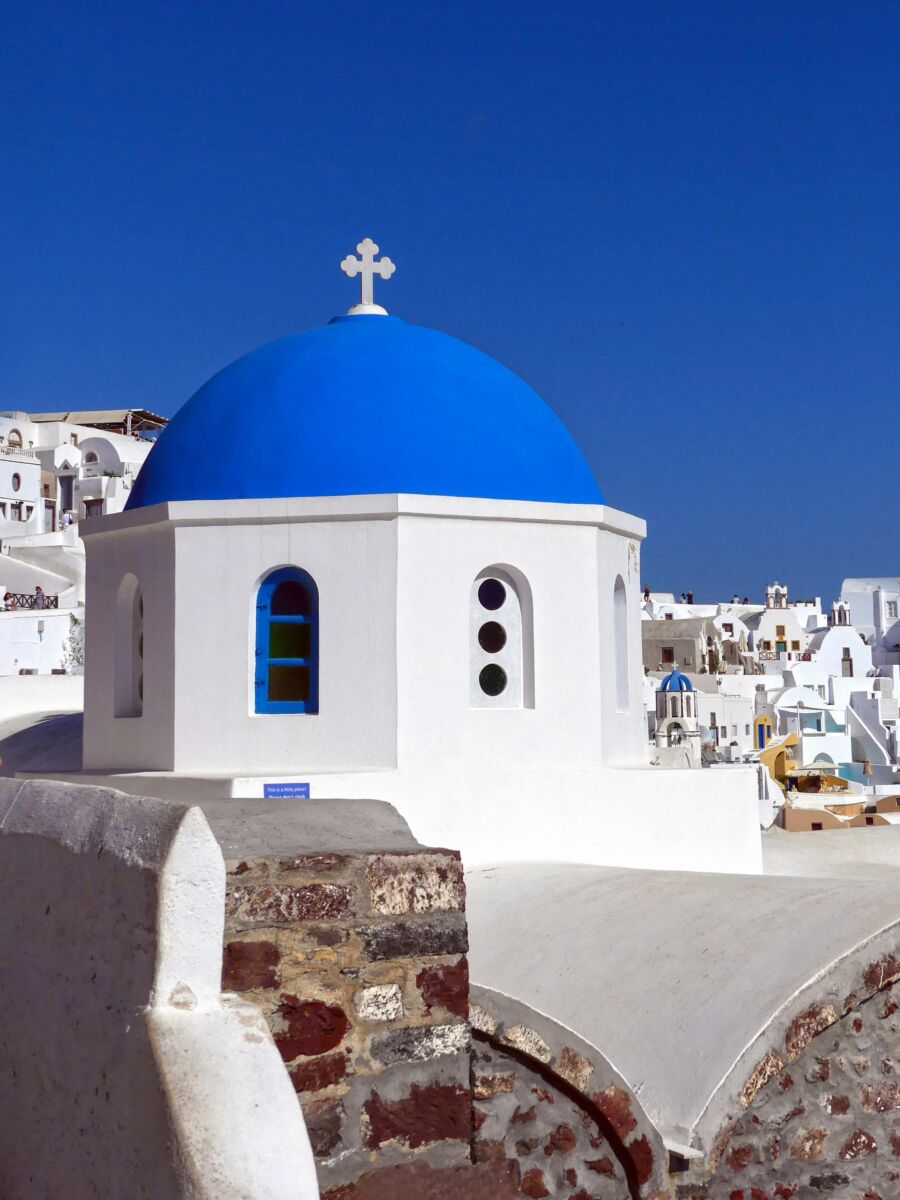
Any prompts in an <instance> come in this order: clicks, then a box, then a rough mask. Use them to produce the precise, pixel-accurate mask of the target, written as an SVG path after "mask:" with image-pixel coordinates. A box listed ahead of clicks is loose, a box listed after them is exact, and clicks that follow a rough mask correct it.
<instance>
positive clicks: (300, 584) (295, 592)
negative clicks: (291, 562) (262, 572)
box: [253, 567, 319, 713]
mask: <svg viewBox="0 0 900 1200" xmlns="http://www.w3.org/2000/svg"><path fill="white" fill-rule="evenodd" d="M253 691H254V697H255V710H256V712H258V713H317V712H318V711H319V592H318V589H317V587H316V585H315V583H314V582H313V579H312V577H311V576H310V575H307V573H306V572H305V571H301V570H299V569H298V568H297V567H281V568H280V569H279V570H277V571H273V572H272V573H271V574H270V575H267V576H266V578H265V579H264V580H263V581H262V583H261V584H260V585H259V591H258V592H257V594H256V657H255V674H254V689H253Z"/></svg>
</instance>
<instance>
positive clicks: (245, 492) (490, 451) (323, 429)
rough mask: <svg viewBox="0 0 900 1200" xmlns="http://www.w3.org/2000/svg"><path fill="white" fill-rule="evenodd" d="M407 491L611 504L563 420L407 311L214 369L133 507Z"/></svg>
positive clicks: (356, 321)
mask: <svg viewBox="0 0 900 1200" xmlns="http://www.w3.org/2000/svg"><path fill="white" fill-rule="evenodd" d="M390 492H411V493H418V494H422V495H432V496H483V497H485V498H487V499H494V500H548V501H561V502H564V503H570V504H602V503H603V497H602V495H601V494H600V489H599V488H598V486H597V483H596V481H595V480H594V477H593V475H592V474H591V470H590V468H589V467H588V465H587V463H586V462H585V460H584V457H583V456H582V454H581V452H580V450H579V449H578V447H577V446H576V444H575V442H574V440H573V439H572V437H571V436H570V434H569V433H568V431H567V430H566V428H565V426H564V425H563V424H562V422H561V421H560V420H559V418H558V417H557V416H556V415H555V414H554V413H553V412H552V411H551V410H550V409H549V408H548V407H547V405H546V404H545V403H544V402H543V400H541V398H540V397H539V396H538V395H537V394H536V393H535V392H534V391H532V389H531V388H530V387H528V385H527V384H526V383H523V381H522V380H521V379H519V378H518V376H516V375H514V374H513V373H512V371H509V370H507V368H506V367H504V366H501V365H500V363H498V362H495V360H494V359H492V358H489V357H488V356H487V355H486V354H482V353H481V351H480V350H476V349H474V348H473V347H472V346H469V345H467V344H466V343H465V342H461V341H459V340H457V339H456V338H452V337H449V336H448V335H447V334H444V333H438V332H437V331H436V330H434V329H424V328H422V327H421V326H418V325H408V324H407V323H406V322H405V321H402V320H400V319H399V318H398V317H387V316H376V315H360V316H347V317H338V318H336V319H335V320H334V321H332V322H331V323H330V324H329V325H325V326H323V327H321V328H319V329H311V330H309V332H307V333H300V334H295V335H293V336H291V337H285V338H282V339H281V340H280V341H277V342H272V343H270V344H269V345H267V346H262V347H261V348H260V349H259V350H255V351H253V353H251V354H247V355H245V356H244V357H243V358H239V359H238V360H237V361H236V362H233V363H232V364H231V365H230V366H228V367H225V369H224V370H222V371H220V372H219V373H218V375H214V376H213V378H212V379H210V380H209V382H208V383H206V384H204V385H203V387H202V388H200V390H199V391H198V392H196V393H195V394H194V395H193V396H192V397H191V399H190V400H188V402H187V403H186V404H185V405H184V407H183V408H181V409H180V410H179V412H178V413H176V415H175V416H174V417H173V419H172V421H171V422H170V424H169V425H168V427H167V428H166V429H165V431H164V432H163V433H162V434H161V436H160V438H159V440H158V442H157V444H156V445H155V446H154V447H153V449H152V450H151V452H150V454H149V456H148V457H147V460H146V462H145V464H144V466H143V468H142V469H141V471H140V473H139V475H138V477H137V480H136V481H135V485H134V488H133V489H132V492H131V495H130V497H129V499H128V504H127V505H126V508H129V509H134V508H142V507H144V506H146V505H148V504H158V503H160V502H162V501H167V500H247V499H261V498H264V497H283V496H358V495H366V494H373V495H378V494H384V493H390Z"/></svg>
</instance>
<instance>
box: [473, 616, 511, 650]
mask: <svg viewBox="0 0 900 1200" xmlns="http://www.w3.org/2000/svg"><path fill="white" fill-rule="evenodd" d="M478 645H479V646H480V647H481V648H482V650H484V651H486V652H487V653H488V654H499V653H500V651H501V650H502V649H503V647H504V646H505V645H506V630H505V629H504V628H503V626H502V625H501V624H500V623H499V621H487V622H486V623H485V624H484V625H482V627H481V628H480V629H479V630H478Z"/></svg>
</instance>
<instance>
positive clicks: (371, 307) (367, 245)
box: [341, 238, 397, 313]
mask: <svg viewBox="0 0 900 1200" xmlns="http://www.w3.org/2000/svg"><path fill="white" fill-rule="evenodd" d="M356 249H357V250H358V251H359V255H360V257H359V258H354V257H353V255H352V254H348V255H347V257H346V258H344V259H342V260H341V270H342V271H343V272H344V274H345V275H349V276H350V278H351V279H353V277H354V276H355V275H359V277H360V281H359V282H360V300H359V304H357V305H354V307H353V308H351V309H350V311H351V312H382V313H383V312H384V311H385V310H384V309H383V308H382V307H381V306H380V305H378V304H376V303H375V301H374V299H373V287H372V281H373V279H374V277H375V276H376V275H380V276H381V278H382V279H390V277H391V276H392V275H393V273H394V272H395V271H396V270H397V268H396V267H395V266H394V264H393V263H392V262H391V260H390V259H389V258H388V256H387V255H385V256H384V257H383V258H380V259H379V260H378V262H376V261H375V255H376V254H377V253H378V247H377V246H376V245H375V243H374V242H373V241H372V239H371V238H363V240H362V241H361V242H360V243H359V245H358V246H357V247H356Z"/></svg>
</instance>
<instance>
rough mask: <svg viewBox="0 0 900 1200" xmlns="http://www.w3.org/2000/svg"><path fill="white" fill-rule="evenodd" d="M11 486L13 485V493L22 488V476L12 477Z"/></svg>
mask: <svg viewBox="0 0 900 1200" xmlns="http://www.w3.org/2000/svg"><path fill="white" fill-rule="evenodd" d="M12 485H13V491H14V492H17V491H18V490H19V488H20V487H21V486H22V476H21V475H18V474H16V475H13V477H12Z"/></svg>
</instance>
